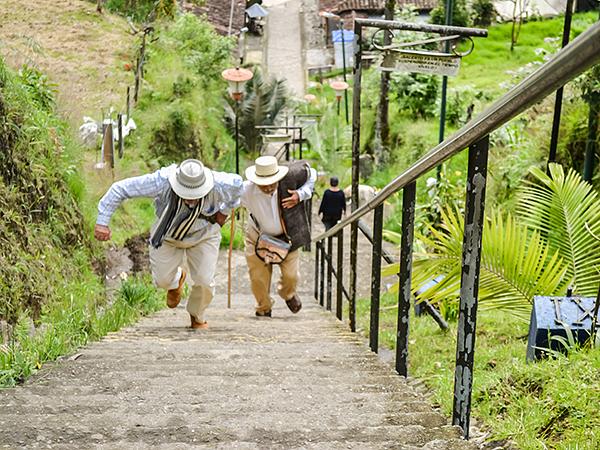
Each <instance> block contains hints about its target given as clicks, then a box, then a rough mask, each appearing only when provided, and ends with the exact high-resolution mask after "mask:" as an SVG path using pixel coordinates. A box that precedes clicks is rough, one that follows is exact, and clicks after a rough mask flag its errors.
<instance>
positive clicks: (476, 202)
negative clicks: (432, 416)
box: [452, 135, 489, 439]
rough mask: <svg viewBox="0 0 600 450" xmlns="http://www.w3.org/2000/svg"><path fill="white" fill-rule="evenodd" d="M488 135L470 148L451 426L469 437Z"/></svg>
mask: <svg viewBox="0 0 600 450" xmlns="http://www.w3.org/2000/svg"><path fill="white" fill-rule="evenodd" d="M488 147H489V135H488V136H485V137H484V138H483V139H481V140H479V141H478V142H476V143H475V144H473V145H472V146H470V147H469V169H468V175H467V199H466V205H465V227H464V237H463V253H462V274H461V280H460V307H459V316H458V338H457V342H456V369H455V371H454V408H453V412H452V424H453V425H458V426H459V427H461V428H462V431H463V436H464V437H465V439H467V438H468V437H469V420H470V415H471V390H472V387H473V362H474V359H475V358H474V357H475V325H476V319H477V298H478V290H479V265H480V261H481V236H482V234H483V225H484V221H485V185H486V176H487V161H488Z"/></svg>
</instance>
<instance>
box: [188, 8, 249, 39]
mask: <svg viewBox="0 0 600 450" xmlns="http://www.w3.org/2000/svg"><path fill="white" fill-rule="evenodd" d="M183 9H184V10H185V11H187V12H191V13H194V14H197V15H206V16H207V18H208V21H209V22H210V23H211V24H212V25H213V26H214V27H215V30H216V31H217V33H219V34H227V33H228V31H229V17H230V14H231V1H230V0H206V3H205V4H204V6H195V5H192V4H190V3H188V2H184V4H183ZM245 9H246V1H245V0H235V4H234V10H233V21H232V25H231V33H232V34H234V35H236V34H238V33H239V30H240V28H242V27H243V26H244V11H245Z"/></svg>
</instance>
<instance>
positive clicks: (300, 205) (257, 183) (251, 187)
mask: <svg viewBox="0 0 600 450" xmlns="http://www.w3.org/2000/svg"><path fill="white" fill-rule="evenodd" d="M246 178H247V180H246V181H244V191H243V194H242V205H243V206H244V207H245V208H246V209H247V210H248V212H249V213H250V220H249V221H248V225H247V227H246V238H245V243H246V261H247V262H248V273H249V276H250V284H251V288H252V293H253V294H254V297H255V299H256V316H258V317H271V309H272V307H273V304H274V301H273V299H272V298H271V295H270V290H271V276H272V274H273V261H274V260H275V259H272V258H268V259H267V258H265V256H264V254H263V253H261V247H260V246H257V242H267V244H266V245H267V246H269V245H272V246H273V247H272V249H273V250H274V253H276V255H275V256H276V257H279V258H278V259H277V260H276V261H277V263H278V264H279V267H280V269H281V278H280V280H279V284H278V287H277V292H278V294H279V296H280V297H281V298H283V299H284V300H285V303H286V305H287V307H288V308H289V310H290V311H291V312H292V313H294V314H295V313H297V312H298V311H300V309H301V308H302V302H301V301H300V298H299V297H298V295H297V293H296V288H297V285H298V276H299V274H298V265H299V255H298V248H300V247H302V246H303V245H306V244H308V243H309V242H310V227H309V224H308V217H307V215H306V209H305V207H304V201H305V200H307V199H309V198H311V196H312V193H313V189H314V185H315V181H316V179H317V173H316V171H315V170H314V169H311V168H310V166H309V165H308V163H307V162H305V161H296V162H294V163H292V164H291V165H290V166H289V167H288V166H280V165H278V163H277V158H275V157H274V156H261V157H259V158H257V159H256V161H255V165H253V166H251V167H248V168H247V169H246ZM273 238H274V239H273ZM269 243H270V244H269ZM277 247H278V248H277ZM288 247H289V248H288ZM267 251H268V250H267ZM286 252H287V254H285V253H286ZM284 254H285V256H284Z"/></svg>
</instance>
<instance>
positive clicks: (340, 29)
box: [319, 11, 350, 124]
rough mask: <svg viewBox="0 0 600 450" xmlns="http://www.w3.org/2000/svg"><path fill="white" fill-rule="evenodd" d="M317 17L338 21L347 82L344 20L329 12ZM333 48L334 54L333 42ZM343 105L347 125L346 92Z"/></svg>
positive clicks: (343, 69)
mask: <svg viewBox="0 0 600 450" xmlns="http://www.w3.org/2000/svg"><path fill="white" fill-rule="evenodd" d="M319 15H320V16H321V17H325V18H327V19H335V20H337V21H338V27H337V28H338V31H339V32H340V35H341V37H342V71H343V74H344V81H346V82H347V81H348V80H347V79H346V36H345V34H344V19H342V18H341V17H340V16H338V15H337V14H333V13H332V12H329V11H321V12H320V13H319ZM333 48H334V53H335V42H334V43H333ZM344 105H345V108H346V124H348V123H349V122H350V119H349V115H348V90H345V91H344ZM338 115H339V111H338Z"/></svg>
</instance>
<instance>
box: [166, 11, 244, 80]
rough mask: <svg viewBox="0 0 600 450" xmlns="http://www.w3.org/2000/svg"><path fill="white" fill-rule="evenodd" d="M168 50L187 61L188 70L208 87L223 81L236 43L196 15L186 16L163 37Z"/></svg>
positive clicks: (178, 20)
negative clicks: (222, 74)
mask: <svg viewBox="0 0 600 450" xmlns="http://www.w3.org/2000/svg"><path fill="white" fill-rule="evenodd" d="M161 38H164V39H166V40H167V42H166V43H165V44H164V45H165V46H169V47H171V51H173V52H175V53H177V54H178V55H179V56H180V57H182V58H183V61H184V63H185V66H186V67H188V68H190V69H191V70H192V71H193V72H194V75H196V77H197V78H199V79H200V80H201V81H202V82H203V83H204V84H205V85H209V84H210V82H211V81H214V80H219V81H220V80H221V71H222V70H223V69H224V66H225V64H226V63H227V62H228V60H229V57H230V54H231V51H232V49H233V46H234V41H233V39H231V38H226V37H223V36H219V35H218V34H217V33H216V32H215V30H214V28H213V27H212V25H210V24H209V23H208V22H207V21H206V20H203V19H199V18H198V17H196V16H194V15H193V14H184V15H183V16H181V17H180V18H178V19H177V21H176V22H175V23H174V24H173V26H172V27H170V28H168V30H167V31H166V32H165V33H163V34H161Z"/></svg>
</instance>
